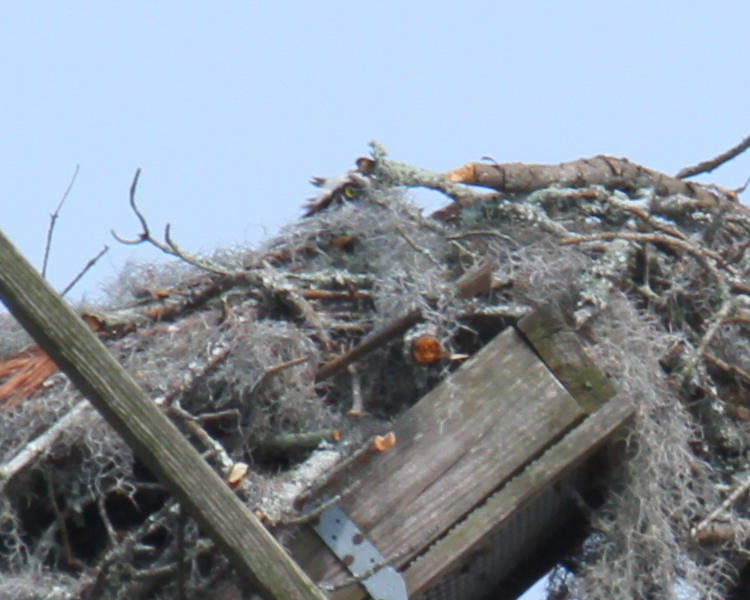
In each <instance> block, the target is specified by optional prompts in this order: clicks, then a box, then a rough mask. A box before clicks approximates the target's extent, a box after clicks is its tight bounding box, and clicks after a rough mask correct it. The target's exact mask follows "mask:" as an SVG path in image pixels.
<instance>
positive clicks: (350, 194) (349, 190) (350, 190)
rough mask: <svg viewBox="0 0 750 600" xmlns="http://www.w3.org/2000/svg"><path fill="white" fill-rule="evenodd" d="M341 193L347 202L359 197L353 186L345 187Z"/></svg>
mask: <svg viewBox="0 0 750 600" xmlns="http://www.w3.org/2000/svg"><path fill="white" fill-rule="evenodd" d="M342 191H343V193H344V196H345V197H347V198H349V200H353V199H354V198H356V197H357V196H358V195H359V191H358V190H357V188H355V187H354V186H353V185H345V186H344V189H343V190H342Z"/></svg>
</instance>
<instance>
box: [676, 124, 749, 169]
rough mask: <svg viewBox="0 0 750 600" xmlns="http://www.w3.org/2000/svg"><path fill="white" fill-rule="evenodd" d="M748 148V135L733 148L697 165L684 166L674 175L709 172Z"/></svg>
mask: <svg viewBox="0 0 750 600" xmlns="http://www.w3.org/2000/svg"><path fill="white" fill-rule="evenodd" d="M748 148H750V135H749V136H747V137H746V138H745V139H744V140H742V141H741V142H740V143H739V144H737V145H736V146H734V147H733V148H730V149H729V150H727V151H726V152H723V153H722V154H719V156H716V157H714V158H712V159H710V160H704V161H703V162H699V163H698V164H697V165H694V166H692V167H685V168H684V169H682V170H681V171H680V172H679V173H677V175H675V177H676V178H677V179H685V178H686V177H693V176H694V175H699V174H700V173H710V172H711V171H713V170H714V169H716V168H717V167H720V166H721V165H723V164H724V163H725V162H729V161H730V160H732V159H733V158H734V157H736V156H739V155H740V154H742V153H743V152H744V151H745V150H747V149H748Z"/></svg>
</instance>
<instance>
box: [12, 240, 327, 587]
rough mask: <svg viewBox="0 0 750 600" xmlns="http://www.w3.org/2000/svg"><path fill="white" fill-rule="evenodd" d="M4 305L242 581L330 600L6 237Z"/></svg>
mask: <svg viewBox="0 0 750 600" xmlns="http://www.w3.org/2000/svg"><path fill="white" fill-rule="evenodd" d="M0 299H2V301H3V302H4V303H5V305H6V306H7V307H8V309H9V310H10V312H11V313H13V316H14V317H15V318H16V319H18V321H19V322H20V323H21V325H23V326H24V328H25V329H26V331H28V332H29V334H30V335H31V336H32V337H33V338H34V339H35V340H36V342H37V343H38V344H39V346H41V348H42V349H43V350H44V351H45V352H46V353H47V354H49V356H50V357H51V358H52V359H53V360H54V361H55V362H56V363H57V365H58V366H59V367H60V369H62V370H63V371H64V372H65V373H66V375H67V376H68V377H69V378H70V379H71V381H72V382H73V383H74V384H75V385H76V387H78V389H79V390H80V391H81V393H82V394H83V395H85V396H86V397H87V398H88V399H89V401H90V402H91V403H92V404H93V405H94V406H95V407H96V409H97V410H98V411H99V412H100V413H102V415H104V418H105V419H106V420H107V421H108V422H109V424H110V425H111V426H112V427H113V428H114V429H115V430H116V431H117V432H118V433H119V434H120V435H121V436H122V437H123V438H124V439H125V441H126V442H127V443H128V444H129V445H130V447H131V448H132V449H133V451H134V452H135V453H136V454H137V455H138V457H139V458H140V459H141V460H142V461H143V462H144V463H145V464H146V465H147V466H148V468H149V469H151V470H152V471H153V472H154V473H155V474H156V475H158V476H159V477H160V478H161V480H162V481H163V482H164V483H165V484H166V485H167V487H168V488H169V490H170V491H171V492H172V493H173V494H174V496H175V497H176V498H178V499H179V500H180V502H182V503H183V504H184V506H185V507H186V508H187V510H188V511H189V512H190V514H191V515H192V516H193V518H195V520H196V521H197V522H198V523H199V525H200V526H201V527H202V528H203V530H204V531H205V532H206V533H207V534H208V535H209V536H210V537H211V539H213V540H214V542H215V543H216V545H217V546H218V547H219V548H221V549H222V550H223V551H224V552H225V553H226V555H227V557H228V558H229V559H230V560H231V561H232V563H233V564H234V566H235V567H236V568H237V569H238V570H239V571H240V572H241V573H242V574H243V575H245V576H246V577H248V578H249V579H251V580H252V581H253V582H255V584H256V585H257V586H259V587H260V588H261V591H262V592H264V593H265V594H266V595H267V596H268V597H270V598H279V599H286V598H298V599H301V600H307V599H310V600H313V599H315V600H324V599H325V595H324V594H323V593H322V592H321V591H320V590H319V589H318V588H317V587H316V586H315V584H313V582H312V581H310V579H309V578H308V577H307V576H306V575H305V573H304V572H303V571H302V570H301V569H300V568H299V567H298V566H297V564H296V563H295V562H294V561H293V560H292V559H291V558H290V557H289V556H288V555H287V554H286V552H285V551H284V550H283V548H281V546H279V544H278V543H277V542H276V540H275V539H274V537H273V536H272V535H271V534H270V533H269V532H268V531H267V530H266V529H265V528H264V527H263V525H262V524H261V523H260V522H259V521H258V519H257V518H256V517H255V516H254V515H253V514H252V512H251V511H250V510H249V509H248V508H247V507H246V506H245V505H244V504H243V503H242V502H241V501H240V500H239V498H237V497H236V496H235V495H234V493H233V492H232V491H231V489H230V488H229V486H228V485H227V484H226V483H225V482H224V481H222V479H221V478H220V477H219V476H218V475H217V474H216V473H215V472H214V470H213V469H212V468H211V467H210V466H209V465H208V464H207V463H206V462H205V461H204V460H203V459H202V458H201V456H200V455H199V454H198V452H197V451H196V450H195V448H193V447H192V446H191V445H190V444H189V443H188V442H187V441H186V440H185V438H184V437H183V436H182V435H181V434H180V432H179V431H178V429H177V428H176V427H175V426H174V424H173V423H172V422H171V421H169V420H168V419H167V418H166V417H165V416H164V415H163V414H162V412H161V411H160V410H159V409H158V408H157V407H156V405H155V404H154V403H153V401H152V400H151V399H150V398H149V397H148V396H146V394H145V393H144V392H143V391H142V390H141V389H140V387H139V386H138V384H137V383H136V382H135V381H134V380H133V378H132V377H130V375H129V374H128V373H127V372H126V371H125V370H124V369H123V368H122V367H121V366H120V364H119V363H118V362H117V361H116V360H115V359H114V358H113V357H112V355H111V354H110V353H109V352H108V350H107V349H106V347H105V346H104V345H103V344H102V343H101V341H100V340H99V339H97V337H96V336H95V335H94V334H93V333H92V332H91V331H90V330H89V329H88V327H87V326H86V325H85V324H84V322H83V321H82V320H81V319H80V318H79V317H78V316H77V315H76V314H75V312H73V310H71V308H70V307H69V306H68V305H67V304H65V303H64V302H63V301H62V300H61V299H60V297H59V296H58V295H57V294H56V293H55V291H54V290H53V289H52V288H51V287H50V286H49V285H48V284H47V282H45V281H44V280H43V279H42V278H41V277H40V276H39V274H38V273H37V272H36V271H35V270H34V268H33V267H32V266H31V265H30V264H29V263H28V262H27V261H26V259H25V258H24V257H23V256H21V254H20V253H19V252H18V251H17V250H16V249H15V248H14V246H13V245H12V244H11V243H10V241H9V240H8V239H7V238H6V237H5V235H4V234H3V233H2V232H0Z"/></svg>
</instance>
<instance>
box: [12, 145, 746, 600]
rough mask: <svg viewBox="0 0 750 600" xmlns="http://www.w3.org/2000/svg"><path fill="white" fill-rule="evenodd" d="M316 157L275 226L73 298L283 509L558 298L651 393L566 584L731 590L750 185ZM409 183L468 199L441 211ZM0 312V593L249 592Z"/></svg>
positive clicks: (128, 272)
mask: <svg viewBox="0 0 750 600" xmlns="http://www.w3.org/2000/svg"><path fill="white" fill-rule="evenodd" d="M316 183H317V184H318V185H319V186H320V189H321V192H320V194H319V195H318V197H316V198H315V199H314V200H313V201H311V202H310V204H309V205H308V211H307V213H308V214H307V216H306V218H304V219H302V220H301V221H299V222H298V223H295V224H293V225H292V226H290V227H288V228H287V229H286V230H285V231H284V232H282V234H281V235H279V236H277V237H276V238H274V239H272V240H270V241H268V242H267V243H266V244H265V245H263V246H262V247H261V248H260V249H258V250H253V251H246V250H238V249H228V250H223V251H220V252H216V253H215V254H214V255H213V256H211V257H203V258H195V257H188V256H186V255H183V254H182V253H181V251H180V250H179V248H178V247H177V246H176V244H174V242H173V241H172V240H171V239H170V238H167V241H166V242H165V243H163V244H162V245H161V247H162V249H166V251H170V252H171V253H173V254H177V255H181V256H183V257H184V258H186V259H187V262H189V263H191V264H190V265H188V264H186V262H185V261H178V262H176V263H174V264H170V265H166V266H164V265H144V266H130V267H127V268H126V269H125V270H124V271H123V273H122V275H121V277H120V279H119V280H118V282H117V283H116V284H115V285H114V286H113V287H112V289H111V290H110V292H109V293H110V295H109V302H108V303H107V304H103V305H97V306H81V307H80V312H81V314H82V316H83V318H84V319H86V320H87V322H88V323H89V324H90V325H91V327H92V328H93V329H94V330H95V331H96V332H97V334H98V335H99V336H101V337H102V338H103V339H104V340H106V343H107V345H108V347H109V349H110V351H111V352H112V353H113V354H114V355H115V356H116V357H117V358H118V360H120V361H121V362H122V363H123V364H124V365H125V366H126V367H127V369H128V370H129V371H130V372H131V373H132V374H133V375H134V376H135V378H136V379H137V381H138V382H139V383H140V384H141V385H142V386H143V388H144V389H145V390H146V391H147V392H148V393H149V394H150V395H151V396H152V397H153V398H154V400H155V401H156V402H157V403H158V404H159V405H160V406H161V407H162V408H163V410H164V411H165V413H166V414H167V415H169V417H170V418H172V419H173V420H174V421H175V422H176V423H177V424H178V426H179V427H180V428H181V429H182V430H183V431H184V432H185V434H186V436H188V438H189V439H191V441H193V442H194V443H195V444H196V446H197V447H198V448H199V450H200V451H201V452H203V453H204V455H205V456H206V458H207V460H209V461H210V462H211V464H213V465H214V466H215V467H216V468H217V470H219V471H220V472H221V474H222V475H223V476H225V477H228V478H231V479H232V481H233V483H234V485H236V489H237V493H238V494H240V495H241V497H242V498H243V500H244V501H246V502H247V503H248V504H249V505H250V506H251V507H253V508H254V509H256V510H257V512H258V514H261V515H262V516H263V517H264V518H265V519H266V520H267V522H268V524H269V527H272V528H274V529H275V530H277V531H281V530H282V529H283V528H284V526H285V525H286V524H289V523H290V522H295V521H296V520H298V519H300V518H304V515H302V514H300V513H299V512H298V511H296V510H295V509H294V498H295V497H296V496H297V495H299V494H302V493H304V492H306V489H307V487H308V486H309V485H312V484H313V481H314V480H315V478H316V477H317V476H319V475H320V474H321V472H322V471H324V470H325V469H326V468H328V467H330V466H331V465H332V464H335V463H336V462H337V461H340V460H342V457H343V456H345V455H346V454H347V453H349V452H351V450H352V449H353V448H356V447H358V446H359V445H361V443H362V442H363V440H365V439H367V438H368V437H369V436H371V435H374V434H378V433H383V432H385V431H387V430H388V425H389V423H390V421H391V420H392V419H394V418H396V417H397V416H398V415H399V414H400V413H401V412H403V411H404V410H405V409H406V408H408V407H409V406H410V405H411V404H413V403H414V402H416V401H417V400H418V399H419V398H420V397H421V396H422V395H423V394H424V393H425V392H426V391H428V390H429V389H430V388H431V387H433V386H434V385H435V384H436V383H437V382H439V381H440V380H441V379H443V378H444V377H445V376H446V375H448V374H449V373H450V372H451V371H452V370H454V369H455V368H457V366H458V365H459V364H460V359H461V357H462V356H465V355H471V354H472V353H474V352H476V350H477V349H478V348H480V347H481V346H482V345H483V344H484V343H485V342H487V341H488V340H489V339H491V338H492V337H493V336H494V335H495V334H496V333H498V332H499V331H501V330H502V329H503V328H505V327H507V326H508V325H512V324H513V323H514V322H515V321H517V320H518V319H519V318H520V317H522V316H523V315H525V314H527V313H528V312H529V311H531V310H534V308H535V307H536V306H539V305H540V304H543V303H548V302H554V303H556V304H557V305H558V306H559V307H560V309H561V310H562V312H563V314H564V315H565V316H566V318H567V320H568V324H569V325H570V327H571V328H573V329H575V330H576V331H578V332H579V333H580V334H581V337H582V339H584V340H585V341H586V344H587V350H588V351H589V352H590V354H591V356H592V357H593V358H594V360H595V361H596V362H597V363H598V365H599V366H600V367H601V368H602V369H604V370H605V371H606V373H607V374H608V375H609V377H610V378H611V379H612V381H613V383H614V384H615V385H616V387H617V389H618V394H619V399H620V400H621V401H622V402H629V403H633V404H634V405H635V406H636V408H637V411H636V412H637V417H636V419H635V422H634V423H633V425H632V431H631V432H630V433H629V435H628V437H627V441H626V444H625V445H626V448H625V450H624V452H623V459H622V460H621V467H620V468H619V470H618V471H617V473H616V474H615V476H613V478H612V480H611V482H610V493H609V496H608V499H607V500H606V501H605V503H604V505H603V506H602V507H600V508H598V509H597V510H596V511H594V512H592V514H591V518H590V521H591V528H592V533H591V535H590V536H589V538H588V540H587V542H586V543H585V544H584V546H583V548H581V550H580V553H579V555H578V556H576V557H571V560H570V562H569V563H567V568H566V569H560V570H559V571H558V573H557V574H556V576H555V577H554V578H553V579H554V581H553V584H554V585H553V587H554V590H553V593H554V594H556V596H555V597H557V598H560V597H564V594H568V596H567V597H580V598H584V597H585V598H604V597H628V598H640V597H644V598H645V597H649V598H670V597H674V596H677V595H679V594H680V593H687V594H694V595H695V597H701V598H724V597H726V596H725V594H726V593H727V591H728V590H729V589H730V588H731V586H732V585H734V583H733V582H734V580H735V578H736V573H737V569H739V568H741V567H742V566H743V565H744V563H745V553H744V550H743V547H744V545H745V544H746V542H747V534H748V531H750V527H748V526H749V525H750V520H748V518H747V514H746V498H745V491H746V489H747V488H748V487H750V484H748V483H746V481H748V479H747V478H748V474H747V473H746V466H745V465H746V462H747V453H748V435H747V433H748V422H749V420H750V352H749V350H750V344H749V343H748V341H747V339H748V338H747V329H748V326H749V325H750V312H748V308H747V304H748V300H749V299H750V286H749V285H748V284H746V273H747V271H748V268H750V259H748V257H747V252H746V250H747V247H748V245H749V244H750V235H749V234H750V215H749V214H748V211H747V210H746V209H745V208H744V207H743V206H742V205H741V204H739V203H738V202H737V199H736V197H735V196H734V195H733V194H732V193H730V192H727V191H725V190H721V189H718V188H713V187H707V186H702V185H698V184H692V183H686V182H684V181H682V180H678V179H674V178H671V177H668V176H666V175H663V174H660V173H656V172H654V171H650V170H648V169H645V168H643V167H639V166H637V165H634V164H632V163H629V162H628V161H626V160H623V159H614V158H611V157H596V158H594V159H591V160H586V161H575V162H572V163H567V164H564V165H554V166H544V165H536V166H534V165H520V164H507V165H498V164H492V163H472V164H470V165H466V166H465V167H462V168H461V169H457V170H456V171H453V172H451V173H449V174H447V175H443V174H438V173H432V172H429V171H425V170H422V169H418V168H414V167H411V166H409V165H404V164H400V163H396V162H393V161H391V160H390V159H388V158H387V157H386V155H385V153H384V152H383V151H382V149H380V148H379V147H377V146H374V152H373V156H372V157H371V158H365V159H360V160H359V161H358V166H357V169H355V170H352V171H350V172H348V173H345V174H344V175H341V176H339V177H337V178H334V179H318V180H316ZM476 186H483V187H484V188H489V189H490V190H491V191H486V190H485V191H480V188H478V187H476ZM413 187H427V188H431V189H435V190H438V191H440V192H442V193H444V194H446V196H448V197H449V198H450V199H451V202H450V204H448V205H447V206H446V207H445V208H444V209H442V210H441V211H438V213H436V214H435V215H433V216H431V217H425V216H423V215H422V214H421V212H420V211H419V210H418V209H417V208H416V207H415V206H414V205H413V204H412V203H411V202H410V201H409V198H408V193H407V191H408V189H409V188H413ZM133 192H134V190H133ZM131 200H133V202H132V204H133V208H134V209H135V210H136V211H137V209H136V206H135V202H134V199H132V198H131ZM137 214H138V216H139V217H142V215H141V214H140V213H139V212H137ZM142 225H143V226H144V229H145V231H146V232H147V231H148V230H147V225H146V223H145V220H144V219H142ZM139 239H141V240H147V241H150V240H151V238H150V234H149V235H142V236H141V237H140V238H139ZM2 328H3V335H2V341H1V342H0V356H4V357H5V358H4V359H3V360H2V361H0V377H2V378H3V379H2V385H1V386H0V395H1V396H2V400H1V401H2V413H0V452H1V453H2V459H1V460H2V465H1V466H0V475H1V476H2V479H0V485H1V486H2V488H3V494H2V496H1V497H0V503H2V512H0V568H1V569H2V573H3V575H2V579H1V580H0V597H2V598H6V597H7V598H42V597H43V598H60V599H62V598H79V597H84V598H85V597H88V598H103V597H106V598H146V597H148V598H160V597H163V598H172V597H174V595H175V590H176V587H177V586H181V587H183V588H184V589H185V591H186V595H187V597H191V598H199V597H204V595H205V593H206V590H208V589H211V590H212V591H213V592H214V593H215V594H217V596H216V597H219V595H218V594H224V597H226V598H234V597H240V596H239V594H240V593H241V590H245V592H246V591H247V590H246V589H245V587H244V585H245V584H244V583H243V582H241V581H239V580H238V578H236V576H235V575H234V574H233V571H232V570H231V568H230V567H229V565H228V564H227V562H226V561H225V559H224V558H223V557H222V556H221V555H220V554H219V553H218V551H216V550H215V549H214V547H213V545H212V543H211V542H210V541H209V540H207V539H205V538H204V537H202V536H201V533H200V532H199V531H198V530H197V528H196V527H195V525H194V524H192V523H191V522H190V521H189V520H188V521H185V519H184V517H183V516H182V515H181V514H180V512H179V509H178V507H177V506H176V505H175V504H174V502H173V501H172V500H171V499H170V498H169V495H168V494H167V492H166V491H165V489H164V488H163V487H162V486H161V485H160V484H159V483H158V482H157V481H156V480H155V479H154V478H153V476H152V475H151V474H150V473H149V472H148V471H147V470H145V469H144V467H143V466H142V465H141V464H140V463H139V461H138V460H137V459H136V458H134V457H133V456H132V454H131V452H130V450H129V449H128V448H127V447H126V446H125V445H124V444H123V443H122V441H121V440H120V439H119V438H118V437H117V436H116V435H115V434H114V433H113V432H112V430H111V429H110V428H109V427H108V426H107V425H106V424H105V423H104V422H103V420H102V419H101V418H100V417H99V416H98V414H97V413H96V412H95V411H94V410H93V409H91V408H90V407H89V406H88V403H86V402H82V398H81V397H80V395H79V394H78V392H77V391H76V390H75V389H74V388H73V387H72V386H71V385H70V383H69V382H68V381H67V379H66V378H65V377H64V376H63V375H61V374H59V373H57V372H56V368H55V366H54V364H53V363H52V364H51V363H50V361H49V360H48V359H47V358H46V357H45V356H44V355H43V354H42V353H41V352H40V351H38V349H35V348H34V347H33V346H32V345H31V344H30V342H29V340H28V339H27V338H26V337H25V335H24V334H23V332H22V331H20V330H19V329H18V327H17V326H16V325H15V324H14V323H13V322H12V321H11V320H10V319H5V321H4V322H3V324H2ZM383 332H385V333H383ZM425 340H426V341H427V342H429V343H427V344H426V345H422V342H424V341H425ZM315 448H318V449H317V450H315ZM321 448H322V449H321ZM245 466H248V467H249V469H248V470H247V472H246V471H245ZM350 493H356V490H352V491H351V492H350ZM180 565H182V567H181V566H180ZM180 569H182V571H181V572H180ZM217 581H221V582H222V583H221V586H222V587H221V589H219V588H217V583H216V582H217ZM217 590H218V591H217Z"/></svg>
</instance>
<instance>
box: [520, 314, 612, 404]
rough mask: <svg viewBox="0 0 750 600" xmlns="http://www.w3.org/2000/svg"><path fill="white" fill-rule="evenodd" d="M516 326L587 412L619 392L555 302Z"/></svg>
mask: <svg viewBox="0 0 750 600" xmlns="http://www.w3.org/2000/svg"><path fill="white" fill-rule="evenodd" d="M516 327H517V328H518V330H519V331H520V332H521V334H522V335H523V336H524V337H525V338H526V341H527V342H528V343H529V344H530V345H531V347H532V348H534V350H536V352H537V353H538V354H539V356H540V357H541V359H542V360H543V361H544V362H545V364H546V365H547V368H549V370H550V371H552V373H554V375H555V377H557V378H558V379H559V380H560V382H561V383H562V384H563V385H564V386H565V389H567V390H568V392H569V393H570V395H571V396H573V398H575V399H576V400H577V401H578V403H579V404H580V405H581V407H583V409H584V410H585V411H586V412H588V413H591V412H593V411H595V410H596V409H597V408H599V407H600V406H601V405H602V404H603V403H604V402H605V401H607V400H609V399H610V398H611V397H612V396H614V395H615V388H614V386H613V385H612V383H611V382H610V381H609V379H607V376H606V375H605V374H604V373H602V372H601V371H600V370H599V367H597V366H596V364H595V363H594V361H593V360H591V358H589V356H588V355H587V354H586V351H585V350H584V348H583V346H582V345H581V340H580V339H579V337H578V336H577V335H576V333H575V332H574V331H572V330H571V329H570V328H569V327H568V326H567V325H566V324H565V321H564V319H563V316H562V312H561V311H560V309H559V308H557V307H556V306H555V305H553V304H546V305H543V306H541V307H539V308H538V309H537V310H535V311H534V312H533V313H531V314H529V315H527V316H525V317H524V318H523V319H521V320H520V321H519V322H518V323H517V324H516Z"/></svg>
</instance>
